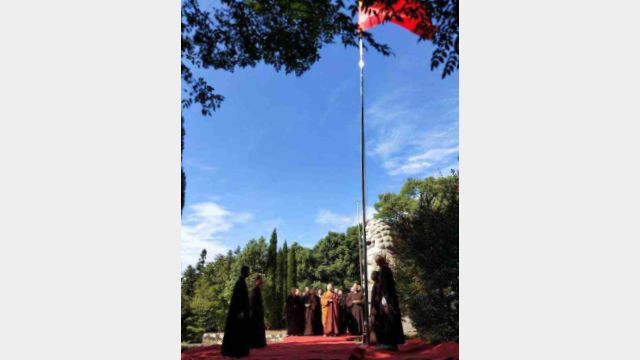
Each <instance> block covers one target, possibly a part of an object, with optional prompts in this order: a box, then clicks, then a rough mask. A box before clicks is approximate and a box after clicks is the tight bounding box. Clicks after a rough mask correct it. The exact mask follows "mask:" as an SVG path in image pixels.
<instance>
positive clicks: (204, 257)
mask: <svg viewBox="0 0 640 360" xmlns="http://www.w3.org/2000/svg"><path fill="white" fill-rule="evenodd" d="M206 262H207V249H202V251H201V252H200V258H199V259H198V263H197V264H196V271H197V272H198V273H200V272H202V269H203V268H204V264H205V263H206Z"/></svg>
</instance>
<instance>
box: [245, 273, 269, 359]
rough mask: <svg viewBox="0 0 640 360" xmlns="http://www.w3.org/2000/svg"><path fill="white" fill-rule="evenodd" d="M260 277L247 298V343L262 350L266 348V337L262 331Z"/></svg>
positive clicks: (262, 308)
mask: <svg viewBox="0 0 640 360" xmlns="http://www.w3.org/2000/svg"><path fill="white" fill-rule="evenodd" d="M261 286H262V276H260V275H258V276H256V284H255V286H254V287H253V290H252V291H251V297H250V298H249V306H250V308H251V314H250V315H249V324H250V332H249V343H250V346H251V348H263V347H265V346H267V336H266V334H265V330H264V307H263V306H262V291H261V290H260V287H261Z"/></svg>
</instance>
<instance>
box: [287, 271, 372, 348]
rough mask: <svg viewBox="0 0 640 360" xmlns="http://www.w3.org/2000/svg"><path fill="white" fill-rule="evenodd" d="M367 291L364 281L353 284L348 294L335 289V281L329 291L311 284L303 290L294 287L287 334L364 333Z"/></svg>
mask: <svg viewBox="0 0 640 360" xmlns="http://www.w3.org/2000/svg"><path fill="white" fill-rule="evenodd" d="M363 303H364V294H363V292H362V288H361V287H360V285H358V284H357V283H356V284H353V286H352V287H351V290H350V292H349V293H348V294H347V295H345V294H343V293H342V290H337V291H334V289H333V284H331V283H329V284H327V291H325V292H324V293H323V292H322V289H316V288H312V289H309V288H308V287H306V288H304V291H303V292H302V293H300V290H299V289H291V292H290V293H289V296H287V300H286V305H285V314H286V322H287V335H290V336H300V335H306V336H309V335H325V336H336V335H342V334H346V333H347V332H348V333H349V334H353V335H360V334H362V329H363V321H364V311H363V309H364V308H363V306H364V304H363Z"/></svg>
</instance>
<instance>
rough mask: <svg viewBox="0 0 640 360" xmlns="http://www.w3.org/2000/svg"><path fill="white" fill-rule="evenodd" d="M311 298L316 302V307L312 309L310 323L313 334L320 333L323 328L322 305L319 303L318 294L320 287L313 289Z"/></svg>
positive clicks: (320, 290)
mask: <svg viewBox="0 0 640 360" xmlns="http://www.w3.org/2000/svg"><path fill="white" fill-rule="evenodd" d="M312 292H313V298H314V300H313V301H314V302H315V304H316V308H315V310H314V311H313V322H312V323H311V327H312V328H313V335H322V334H323V333H324V330H323V329H322V306H321V304H320V296H319V294H321V293H322V289H315V288H314V289H313V290H312Z"/></svg>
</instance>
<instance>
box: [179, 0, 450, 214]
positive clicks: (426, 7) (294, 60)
mask: <svg viewBox="0 0 640 360" xmlns="http://www.w3.org/2000/svg"><path fill="white" fill-rule="evenodd" d="M376 1H379V0H363V6H364V7H365V8H366V7H368V6H369V5H371V4H372V3H373V2H376ZM397 1H398V0H383V2H384V3H385V4H386V6H387V8H388V9H389V10H392V11H391V12H392V16H409V17H418V16H419V17H420V18H421V19H423V18H424V17H423V16H421V15H420V14H423V13H425V12H426V13H427V14H429V17H428V22H429V23H430V24H432V25H434V29H436V31H435V32H434V31H429V32H425V34H429V35H430V36H429V37H424V38H420V40H421V41H423V40H429V41H431V42H432V43H433V44H434V46H435V49H434V51H433V53H432V55H431V61H430V63H431V69H432V70H434V69H436V68H439V67H440V66H441V65H443V71H442V77H443V78H444V77H446V76H448V75H451V74H452V73H453V72H454V71H455V70H457V69H458V66H459V36H458V27H459V26H458V0H412V2H413V3H414V4H417V10H416V7H415V6H409V7H405V8H403V9H401V10H399V11H394V10H393V9H394V7H393V5H394V4H395V3H396V2H397ZM356 13H357V5H356V2H348V3H345V2H344V1H343V0H220V1H218V2H215V3H214V4H213V5H211V6H209V7H207V8H205V7H203V5H202V4H201V3H200V2H199V1H198V0H182V8H181V77H182V84H183V87H182V107H183V109H187V108H189V107H191V106H192V105H194V104H196V105H198V106H199V109H200V112H201V113H202V115H205V116H211V115H212V114H213V112H214V111H215V110H216V109H217V108H219V107H220V105H221V103H222V101H223V100H224V96H223V95H221V94H219V93H217V92H216V90H215V87H214V86H213V85H212V83H211V82H210V80H208V79H207V78H205V76H204V72H206V71H207V70H223V71H234V70H236V69H238V68H245V67H254V66H256V65H257V64H258V63H260V62H263V63H264V64H267V65H269V66H272V67H273V68H274V69H275V70H276V71H281V70H284V71H285V72H286V73H287V74H288V73H294V74H295V75H297V76H300V75H302V74H303V73H304V72H306V71H307V70H309V69H310V68H311V66H312V65H313V64H315V63H316V62H317V61H318V60H320V50H321V49H322V48H323V47H324V46H325V45H327V44H332V43H334V42H337V41H339V42H340V43H342V44H343V45H344V46H353V47H355V46H357V40H358V36H359V35H360V32H359V30H358V25H357V16H356ZM422 23H423V24H422V25H421V26H423V27H426V26H427V21H422ZM362 37H363V39H364V41H365V46H367V45H368V46H369V47H371V48H373V49H375V50H376V51H378V52H379V53H381V54H383V55H390V54H391V53H392V52H391V49H390V48H389V46H387V45H385V44H380V43H378V42H376V40H375V39H374V38H373V36H371V34H370V33H368V32H366V31H365V32H362ZM181 122H182V150H181V152H182V151H184V136H185V131H184V116H182V117H181ZM181 179H182V191H181V192H182V201H181V203H182V205H181V208H184V202H185V200H184V199H185V189H186V184H187V179H186V175H185V173H184V169H181Z"/></svg>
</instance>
